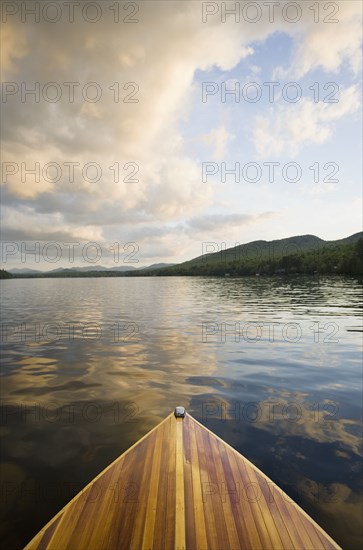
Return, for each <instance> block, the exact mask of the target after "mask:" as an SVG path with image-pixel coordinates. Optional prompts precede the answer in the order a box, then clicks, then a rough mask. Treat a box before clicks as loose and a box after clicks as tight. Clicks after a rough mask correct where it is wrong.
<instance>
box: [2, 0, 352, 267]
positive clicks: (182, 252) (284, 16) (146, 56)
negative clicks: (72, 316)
mask: <svg viewBox="0 0 363 550" xmlns="http://www.w3.org/2000/svg"><path fill="white" fill-rule="evenodd" d="M1 7H2V14H1V17H2V30H1V67H2V75H1V80H2V90H1V91H2V99H1V114H2V122H1V136H2V144H1V149H2V159H1V169H2V178H1V195H2V235H1V241H2V267H3V268H5V269H11V268H14V267H17V268H32V269H40V270H51V269H55V268H60V267H65V268H69V267H75V266H81V267H85V266H90V265H91V266H96V267H97V266H100V265H102V266H106V267H115V266H129V265H132V266H134V267H140V266H144V265H150V264H154V263H160V262H167V263H179V262H181V261H184V260H188V259H191V258H193V257H196V256H199V255H201V254H202V253H203V251H205V249H206V246H208V247H209V249H208V250H209V251H211V250H215V251H217V250H218V249H219V248H221V247H222V246H227V247H230V246H235V244H237V243H246V242H250V241H255V240H272V239H279V238H285V237H290V236H294V235H304V234H314V235H317V236H319V237H321V238H322V239H325V240H334V239H339V238H343V237H346V236H348V235H351V234H353V233H356V232H358V231H361V229H362V214H361V212H362V184H361V182H362V172H361V150H362V135H361V125H362V119H361V90H362V87H361V69H362V66H361V40H362V34H361V32H362V31H361V22H362V4H361V2H360V1H358V0H357V1H356V0H353V1H350V0H343V1H338V2H325V1H323V0H321V1H319V2H313V1H309V0H302V1H299V2H286V1H276V2H267V1H266V2H246V1H240V2H200V1H192V0H190V1H175V2H173V1H159V2H154V1H152V0H151V1H144V2H141V1H140V2H117V1H116V2H115V1H112V2H108V1H102V0H99V1H98V2H84V1H81V0H78V2H73V1H72V0H71V1H69V2H66V1H54V0H53V2H47V1H41V2H33V1H31V0H28V1H27V2H24V1H23V2H10V1H4V2H2V6H1ZM207 243H209V244H207ZM211 243H213V244H211ZM222 243H226V244H225V245H223V244H222Z"/></svg>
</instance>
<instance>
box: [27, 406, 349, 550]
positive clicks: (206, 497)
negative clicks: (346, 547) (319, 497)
mask: <svg viewBox="0 0 363 550" xmlns="http://www.w3.org/2000/svg"><path fill="white" fill-rule="evenodd" d="M240 548H243V549H251V550H257V549H259V548H260V549H276V548H285V549H288V550H292V549H294V548H304V549H309V550H311V549H325V548H329V549H332V548H340V547H339V546H338V545H337V544H336V543H335V542H334V541H333V540H332V539H331V538H330V537H329V535H327V533H325V531H323V529H321V527H319V526H318V525H317V524H316V523H315V522H314V521H313V520H312V519H311V518H310V517H309V516H308V515H307V514H306V513H305V512H304V511H303V510H302V509H301V508H300V507H299V506H298V505H297V504H295V503H294V502H293V501H292V500H291V499H290V498H289V497H288V496H287V495H286V494H285V493H284V492H283V491H282V490H281V489H280V488H279V487H277V485H275V484H274V483H273V482H272V481H271V480H270V479H269V478H268V477H266V476H265V475H264V474H263V473H262V472H261V471H260V470H258V469H257V468H256V467H255V466H254V465H253V464H252V463H250V462H249V461H248V460H247V459H245V458H244V457H243V456H242V455H240V454H239V453H238V452H237V451H235V450H234V449H233V448H232V447H230V446H229V445H228V444H226V443H225V442H224V441H222V440H221V439H220V438H219V437H217V436H216V435H215V434H213V433H212V432H210V431H209V430H207V429H206V428H205V427H204V426H202V425H201V424H199V422H197V421H196V420H195V419H194V418H192V417H191V416H190V415H188V414H186V416H185V417H184V418H176V417H175V416H174V414H171V415H169V416H168V417H167V418H166V419H165V420H163V421H162V422H161V423H160V424H159V425H158V426H156V428H154V429H153V430H152V431H151V432H149V433H148V434H147V435H146V436H145V437H143V438H142V439H141V440H140V441H139V442H138V443H136V444H135V445H134V446H133V447H131V448H130V449H129V450H128V451H126V452H125V453H124V454H123V455H121V456H120V457H119V458H118V459H117V460H116V461H115V462H113V463H112V464H111V465H110V466H109V467H108V468H106V469H105V470H104V471H103V472H102V473H101V474H100V475H99V476H98V477H96V478H95V479H94V480H93V481H92V482H91V483H90V484H89V485H88V486H87V487H86V488H85V489H84V490H83V491H81V493H79V494H78V495H77V496H76V497H75V498H74V499H73V500H72V501H71V502H70V503H69V504H67V506H65V508H63V510H61V511H60V512H59V513H58V514H57V515H56V516H55V517H54V518H53V519H52V520H51V521H50V522H49V523H48V524H47V525H46V526H45V527H44V528H43V529H42V530H41V531H40V532H39V533H38V534H37V535H36V536H35V537H34V539H33V540H32V541H31V542H30V543H29V544H28V545H27V546H26V550H35V549H38V550H40V549H43V550H45V549H54V550H106V549H107V550H108V549H109V550H115V549H124V550H127V549H135V550H140V549H155V550H161V549H165V550H171V549H178V550H183V549H193V550H194V549H200V550H202V549H203V550H204V549H216V550H217V549H218V550H228V549H234V550H237V549H240Z"/></svg>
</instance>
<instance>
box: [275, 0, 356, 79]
mask: <svg viewBox="0 0 363 550" xmlns="http://www.w3.org/2000/svg"><path fill="white" fill-rule="evenodd" d="M314 6H315V8H312V5H311V6H309V8H308V9H311V11H313V9H314V10H315V11H314V13H311V14H310V15H311V17H310V18H305V19H304V24H303V25H302V27H301V28H300V29H299V31H298V32H295V33H294V34H293V33H292V32H291V30H290V34H291V36H292V38H293V39H294V54H293V56H292V59H291V62H290V64H289V66H288V67H281V66H280V67H277V68H276V70H275V74H274V78H273V79H275V78H277V79H279V78H288V77H292V78H302V77H303V76H304V75H306V74H307V73H309V72H310V71H312V70H314V69H316V68H319V67H320V68H322V69H324V70H325V71H326V72H332V73H338V72H339V70H340V69H341V68H342V66H343V65H344V63H346V64H347V65H348V66H349V68H350V69H351V71H353V73H354V74H356V75H359V73H360V71H361V64H362V51H361V41H362V34H361V20H362V3H361V2H356V1H355V0H346V1H344V2H331V3H326V4H320V5H317V4H314ZM317 10H318V11H317ZM314 18H317V19H318V22H319V23H318V24H317V23H315V22H314ZM333 21H335V22H333ZM294 30H295V29H294ZM286 32H289V30H288V29H286Z"/></svg>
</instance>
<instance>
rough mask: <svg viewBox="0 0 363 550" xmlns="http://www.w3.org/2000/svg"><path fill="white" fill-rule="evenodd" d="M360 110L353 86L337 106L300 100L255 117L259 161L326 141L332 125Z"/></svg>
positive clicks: (254, 136) (254, 131)
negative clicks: (265, 114)
mask: <svg viewBox="0 0 363 550" xmlns="http://www.w3.org/2000/svg"><path fill="white" fill-rule="evenodd" d="M359 107H360V100H359V93H358V88H357V86H354V85H353V86H350V87H349V88H346V89H345V90H342V91H341V92H340V97H339V102H338V103H323V102H320V103H314V102H313V101H312V100H310V99H306V98H303V99H302V100H301V101H300V102H299V103H298V104H293V105H292V104H289V105H287V106H284V107H281V106H279V107H277V108H275V109H274V108H271V109H270V111H269V114H268V115H267V116H264V115H259V116H257V117H256V120H255V127H254V130H253V137H252V141H253V143H254V146H255V148H256V151H257V153H258V155H259V157H260V158H266V157H270V156H280V155H281V154H282V153H287V154H289V155H291V156H296V155H297V153H299V152H300V150H301V149H302V148H303V147H305V146H307V145H311V144H321V143H324V142H326V141H327V140H329V139H330V138H331V136H332V133H333V127H334V126H333V123H334V122H336V121H338V120H339V119H341V118H343V117H344V116H346V115H348V114H351V113H355V112H357V111H358V109H359Z"/></svg>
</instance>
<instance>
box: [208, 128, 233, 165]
mask: <svg viewBox="0 0 363 550" xmlns="http://www.w3.org/2000/svg"><path fill="white" fill-rule="evenodd" d="M233 137H234V136H232V135H231V134H229V133H228V131H227V130H226V127H225V125H224V124H221V125H220V126H218V128H214V129H213V130H211V131H210V132H209V133H208V134H204V135H203V136H202V137H201V141H202V142H204V143H206V144H207V145H211V146H212V147H214V150H213V154H212V160H216V161H218V160H221V159H223V158H224V156H225V153H226V146H227V144H228V142H229V141H230V140H231V139H233Z"/></svg>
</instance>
